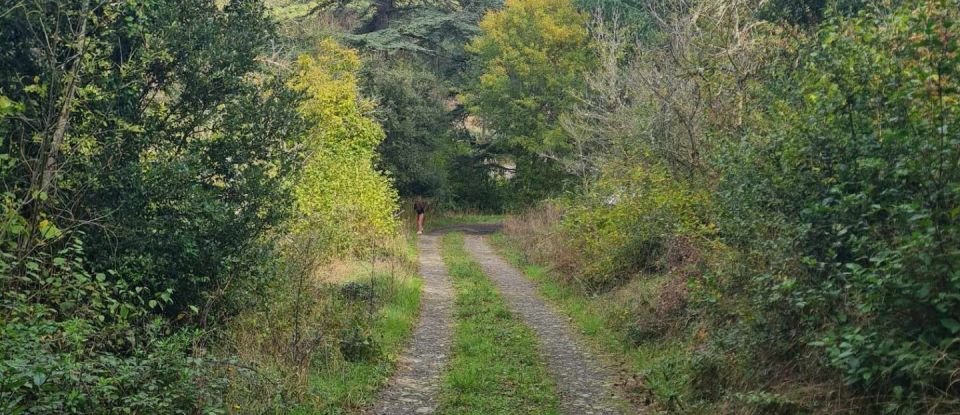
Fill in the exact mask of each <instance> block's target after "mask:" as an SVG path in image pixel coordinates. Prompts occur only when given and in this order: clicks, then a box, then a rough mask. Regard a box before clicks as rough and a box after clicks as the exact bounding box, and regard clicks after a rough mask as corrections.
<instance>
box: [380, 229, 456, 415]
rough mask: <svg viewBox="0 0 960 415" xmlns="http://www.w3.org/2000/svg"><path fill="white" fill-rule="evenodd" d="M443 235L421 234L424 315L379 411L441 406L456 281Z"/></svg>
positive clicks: (396, 414) (393, 413)
mask: <svg viewBox="0 0 960 415" xmlns="http://www.w3.org/2000/svg"><path fill="white" fill-rule="evenodd" d="M440 238H441V237H440V236H438V235H436V234H432V235H423V236H420V238H419V241H418V242H417V243H418V245H419V249H420V275H421V277H423V291H422V292H421V294H420V318H419V320H418V321H417V327H416V329H414V332H413V337H412V338H411V340H410V346H409V348H408V350H407V351H406V352H405V353H404V354H403V356H401V357H400V361H399V364H398V367H397V372H396V373H395V374H394V376H393V377H392V378H391V379H390V384H389V385H388V386H387V388H386V389H385V390H384V391H383V392H382V393H381V395H380V398H379V399H378V400H377V403H376V406H375V407H374V409H373V413H374V414H377V415H407V414H430V413H433V412H434V411H435V410H436V408H437V393H438V391H439V389H440V379H441V376H442V375H443V370H444V369H445V367H446V363H447V359H448V357H449V356H450V346H451V339H452V337H453V304H454V295H453V285H452V284H451V282H450V277H449V276H448V274H447V268H446V266H445V265H444V263H443V258H442V257H441V255H440Z"/></svg>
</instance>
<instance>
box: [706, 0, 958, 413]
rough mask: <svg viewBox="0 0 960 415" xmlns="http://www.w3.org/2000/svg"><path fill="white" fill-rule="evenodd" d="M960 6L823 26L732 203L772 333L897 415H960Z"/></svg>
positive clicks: (752, 283)
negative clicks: (821, 360) (932, 408)
mask: <svg viewBox="0 0 960 415" xmlns="http://www.w3.org/2000/svg"><path fill="white" fill-rule="evenodd" d="M956 6H957V5H956V3H955V2H951V1H939V0H930V1H910V2H906V3H905V4H903V5H902V6H899V7H896V8H893V9H886V8H884V7H883V6H877V7H875V8H874V9H872V10H870V11H868V12H862V13H861V14H859V15H857V16H855V17H850V18H837V19H834V20H833V21H831V22H830V23H828V24H825V25H824V26H823V27H822V29H821V31H820V33H819V36H818V41H819V42H818V44H817V45H816V46H815V47H812V48H811V50H809V52H808V53H807V54H805V57H804V59H805V64H804V66H803V68H802V69H801V70H799V71H796V72H795V73H794V74H792V75H790V76H788V77H786V78H784V79H782V80H780V81H779V82H777V83H772V84H771V85H770V88H772V90H771V91H772V93H771V95H772V96H776V97H777V98H776V99H774V104H773V105H772V108H771V113H770V114H769V119H768V122H769V124H768V125H763V126H762V128H758V129H756V130H755V131H754V132H753V133H752V134H751V136H750V137H751V138H750V140H749V141H748V143H749V145H748V146H744V145H742V144H738V145H737V146H736V148H735V149H733V150H732V151H735V152H737V153H738V155H737V156H735V157H733V158H732V159H731V160H728V161H727V162H728V163H729V167H730V168H729V170H728V172H729V173H728V174H727V176H726V177H725V179H724V183H723V185H722V187H721V193H720V195H721V199H722V201H723V205H724V209H723V211H724V212H725V215H724V216H725V222H724V223H723V229H724V233H725V236H726V237H727V240H728V241H730V242H732V243H734V244H736V245H738V246H739V247H741V248H742V249H743V251H744V252H745V255H744V257H743V259H745V260H747V261H752V262H753V263H754V264H756V265H758V266H757V267H752V268H751V267H744V268H743V269H742V272H743V274H741V275H743V277H744V278H747V285H748V286H749V287H751V289H752V290H753V299H754V303H755V304H757V305H758V306H759V307H761V309H765V310H767V312H766V313H767V314H769V315H778V316H779V319H780V320H777V321H770V322H769V324H770V325H771V326H777V327H780V328H781V329H791V330H794V331H796V330H797V329H801V333H808V336H807V339H808V340H809V341H812V342H813V344H814V345H816V346H818V347H822V350H823V352H824V357H825V360H826V361H827V362H828V364H829V365H831V366H833V367H835V368H837V369H839V370H840V371H841V372H842V373H843V374H844V376H845V379H846V381H847V383H849V384H851V385H855V386H857V387H859V388H861V390H865V391H874V392H879V393H882V394H883V395H884V396H886V397H888V398H890V399H893V400H894V401H895V403H892V404H890V405H891V406H890V407H888V408H887V409H889V410H904V411H906V410H909V409H910V408H911V407H913V408H914V409H916V408H918V407H920V406H923V405H926V404H929V402H927V403H920V401H923V400H925V399H927V398H929V397H930V396H931V395H932V394H944V395H943V396H944V398H941V400H942V401H946V402H951V404H952V405H956V403H957V392H958V391H957V390H956V385H957V384H958V382H957V381H958V378H957V376H958V372H957V371H956V368H957V365H958V364H960V363H958V362H960V349H958V347H957V346H958V341H957V339H958V335H960V323H958V321H957V316H958V315H960V279H958V278H957V275H958V274H957V272H956V270H957V269H958V267H960V250H958V249H957V247H958V246H960V221H958V220H957V219H958V217H960V209H958V208H956V206H958V205H960V168H958V165H957V160H958V158H960V139H958V138H957V137H958V136H957V133H956V132H957V131H958V128H960V110H958V108H960V107H958V105H957V104H958V102H960V89H958V83H957V82H958V77H960V73H958V70H960V43H958V38H960V30H958V29H960V27H958V26H957V22H958V21H960V9H958V8H957V7H956ZM761 313H763V312H762V311H761ZM793 318H797V320H792V321H791V319H793ZM772 320H773V319H772Z"/></svg>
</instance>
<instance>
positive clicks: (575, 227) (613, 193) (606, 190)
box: [562, 165, 709, 291]
mask: <svg viewBox="0 0 960 415" xmlns="http://www.w3.org/2000/svg"><path fill="white" fill-rule="evenodd" d="M708 207H709V197H708V196H707V195H706V193H705V192H702V191H697V190H692V186H689V183H685V182H681V181H677V180H676V179H674V178H672V177H671V176H670V175H669V173H667V171H666V170H665V169H663V168H660V167H658V166H643V165H640V166H633V167H626V168H621V169H617V168H616V167H613V166H611V167H609V169H608V170H607V171H606V173H605V174H604V176H603V177H602V178H601V179H600V180H598V182H597V183H596V185H595V186H593V187H591V188H590V189H589V191H588V192H587V193H586V194H584V195H583V197H581V198H578V199H576V200H575V201H573V202H571V203H570V206H569V207H568V211H567V212H566V214H565V216H564V219H563V223H562V227H563V229H564V231H565V232H566V233H567V234H568V235H570V237H571V238H570V239H571V241H572V243H573V244H575V245H576V246H577V249H578V250H580V251H581V252H582V253H583V258H586V263H585V264H584V267H583V269H582V270H581V272H580V273H579V274H580V276H579V282H580V283H581V285H582V286H583V287H584V288H586V289H587V290H589V291H598V290H603V289H607V288H610V287H611V286H613V285H616V284H618V283H620V282H623V281H625V280H627V279H629V278H632V277H634V276H636V275H637V273H641V272H656V271H662V270H664V269H665V265H666V264H665V263H664V257H665V256H666V255H665V254H666V251H667V249H668V245H669V244H671V243H673V241H674V240H675V239H676V238H679V237H681V236H690V237H696V236H698V235H704V234H706V233H707V232H709V221H708V218H707V216H706V213H707V210H706V209H707V208H708Z"/></svg>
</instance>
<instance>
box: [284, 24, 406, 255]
mask: <svg viewBox="0 0 960 415" xmlns="http://www.w3.org/2000/svg"><path fill="white" fill-rule="evenodd" d="M359 65H360V57H359V56H358V55H357V53H356V52H355V51H353V50H350V49H346V48H344V47H342V46H340V45H338V44H337V43H336V42H334V41H333V40H325V41H323V42H321V43H320V45H319V47H318V48H317V52H316V53H315V56H311V55H303V56H301V57H300V59H299V61H298V72H297V75H296V77H295V78H294V79H293V80H292V81H291V84H292V87H293V88H294V89H295V90H297V91H300V92H302V93H303V94H304V95H305V96H306V99H305V100H304V101H303V102H302V103H301V105H300V111H301V113H302V114H303V116H304V118H305V119H307V120H308V122H312V123H313V125H312V126H311V128H310V130H309V131H308V137H307V140H306V148H307V152H308V155H307V160H306V163H305V165H304V168H303V172H302V174H301V176H300V177H299V178H298V180H297V182H296V185H295V188H294V195H295V197H296V206H297V213H298V215H297V218H296V221H297V228H298V229H299V230H301V231H303V232H312V233H319V234H323V235H325V236H326V237H327V238H330V239H329V243H332V244H333V249H334V250H336V251H350V250H355V249H360V248H361V247H368V246H373V245H375V243H374V242H375V241H378V240H382V239H383V238H385V237H387V236H389V235H392V234H393V233H394V232H395V231H396V224H395V223H394V220H393V213H394V211H395V210H396V193H395V191H394V190H393V188H392V187H391V183H390V182H389V181H388V180H387V178H386V177H384V176H382V175H381V174H380V173H379V172H378V171H376V170H375V169H374V161H375V160H374V154H375V153H374V152H375V150H376V149H377V146H379V145H380V142H381V141H382V140H383V130H382V129H381V128H380V125H379V124H377V122H376V121H375V120H374V119H372V118H370V117H369V115H368V114H369V113H370V112H371V111H372V110H373V103H372V102H370V101H368V100H365V99H362V98H361V97H360V96H359V91H358V89H357V78H356V72H357V71H358V70H359Z"/></svg>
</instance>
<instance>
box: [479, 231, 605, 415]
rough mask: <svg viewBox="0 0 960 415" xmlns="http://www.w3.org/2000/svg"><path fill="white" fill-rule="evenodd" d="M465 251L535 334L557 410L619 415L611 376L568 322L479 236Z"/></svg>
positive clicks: (585, 414) (572, 413) (577, 414)
mask: <svg viewBox="0 0 960 415" xmlns="http://www.w3.org/2000/svg"><path fill="white" fill-rule="evenodd" d="M465 244H466V248H467V250H468V251H469V252H470V253H471V255H472V256H473V257H474V260H476V261H477V262H478V263H479V264H480V265H481V267H482V268H483V271H484V273H486V275H487V277H489V278H490V279H491V280H492V281H493V282H494V284H495V285H496V286H497V287H498V288H499V290H500V292H501V295H503V297H504V299H505V300H506V301H507V304H508V305H509V306H510V308H511V309H512V311H514V312H515V313H517V315H519V316H520V318H521V319H522V320H523V322H524V323H525V324H527V325H528V326H529V327H531V328H532V329H533V330H534V332H536V333H537V336H538V338H539V344H540V352H541V354H542V355H544V356H545V358H546V361H547V365H548V371H549V372H550V374H551V375H552V376H553V378H554V380H555V381H556V382H557V389H558V391H559V393H560V409H561V411H562V412H563V413H565V414H570V415H590V414H604V415H606V414H621V413H623V411H622V410H621V409H620V406H619V405H618V403H617V402H618V400H617V399H616V397H615V396H614V394H613V392H612V391H613V388H612V387H611V386H612V383H613V382H612V379H613V376H612V375H611V374H610V373H609V371H608V370H606V369H605V368H604V367H603V366H602V365H601V364H599V361H598V360H597V359H595V358H594V356H593V355H592V354H591V353H590V352H589V351H588V350H587V349H586V348H585V347H584V346H583V345H582V344H580V342H579V341H578V338H577V336H576V335H575V334H574V332H573V330H572V328H571V327H570V325H569V324H568V323H567V319H566V318H565V317H563V316H561V315H560V314H558V313H557V312H555V311H554V310H553V309H552V308H551V307H550V306H549V305H548V304H547V303H546V302H545V301H544V299H543V298H542V297H541V296H540V295H539V294H538V293H537V288H536V286H535V285H534V283H532V282H531V281H529V280H528V279H526V278H525V277H524V276H523V275H522V274H521V273H520V271H518V270H517V269H516V268H514V267H513V266H511V265H510V264H509V263H507V262H506V261H504V260H503V259H502V258H501V257H500V256H499V255H497V253H496V252H495V251H494V250H493V249H492V248H491V247H490V245H489V244H488V243H487V241H486V240H485V238H484V237H482V236H476V235H468V236H466V237H465Z"/></svg>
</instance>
